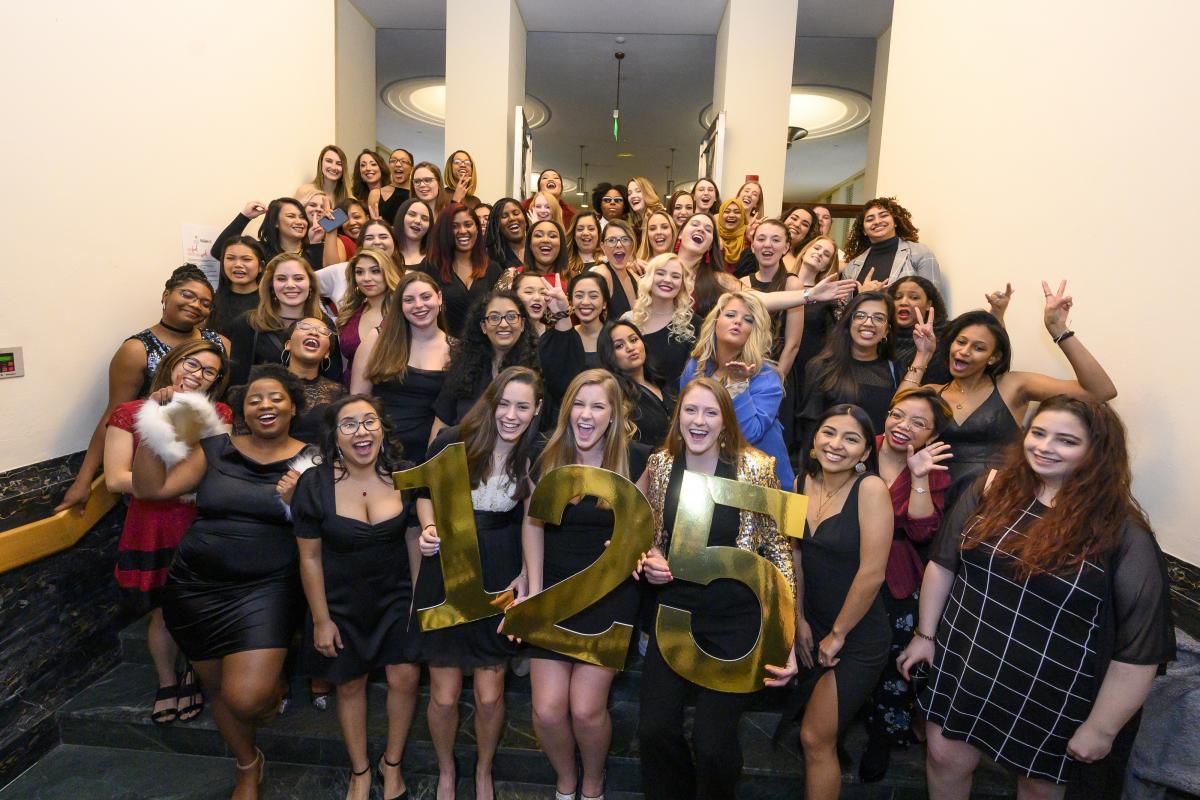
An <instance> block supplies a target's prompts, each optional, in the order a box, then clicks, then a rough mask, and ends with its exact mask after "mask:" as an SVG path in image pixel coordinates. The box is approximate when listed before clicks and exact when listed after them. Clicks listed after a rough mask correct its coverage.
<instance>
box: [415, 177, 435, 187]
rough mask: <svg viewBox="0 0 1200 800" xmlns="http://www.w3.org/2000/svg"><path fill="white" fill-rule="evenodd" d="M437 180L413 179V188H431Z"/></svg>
mask: <svg viewBox="0 0 1200 800" xmlns="http://www.w3.org/2000/svg"><path fill="white" fill-rule="evenodd" d="M436 180H437V178H413V186H432V185H433V183H434V181H436Z"/></svg>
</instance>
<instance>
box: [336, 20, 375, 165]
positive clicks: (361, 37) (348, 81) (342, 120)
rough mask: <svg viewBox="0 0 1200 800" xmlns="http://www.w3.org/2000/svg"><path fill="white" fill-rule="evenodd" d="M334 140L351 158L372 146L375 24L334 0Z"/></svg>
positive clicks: (373, 139)
mask: <svg viewBox="0 0 1200 800" xmlns="http://www.w3.org/2000/svg"><path fill="white" fill-rule="evenodd" d="M335 11H336V18H337V23H336V26H337V39H336V44H335V58H336V68H335V69H334V77H335V81H336V87H337V100H336V113H337V120H336V122H337V143H338V144H339V145H341V147H342V149H343V150H345V151H346V153H347V155H348V156H349V157H350V158H354V156H355V154H357V153H361V152H362V151H363V150H364V149H369V150H374V149H375V26H374V25H372V24H371V23H370V22H369V21H368V20H367V18H366V17H364V16H363V15H362V12H360V11H359V10H358V9H357V8H355V7H354V4H353V3H351V2H350V0H336V6H335Z"/></svg>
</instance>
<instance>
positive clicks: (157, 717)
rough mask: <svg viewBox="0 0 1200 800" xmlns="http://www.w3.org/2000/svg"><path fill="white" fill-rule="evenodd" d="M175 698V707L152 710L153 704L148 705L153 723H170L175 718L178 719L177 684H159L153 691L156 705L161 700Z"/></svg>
mask: <svg viewBox="0 0 1200 800" xmlns="http://www.w3.org/2000/svg"><path fill="white" fill-rule="evenodd" d="M172 698H173V699H174V700H175V708H160V709H159V710H158V711H155V710H154V706H151V707H150V719H151V720H153V721H154V724H155V725H170V724H171V723H172V722H174V721H175V720H177V719H179V684H178V683H176V684H173V685H171V686H160V687H158V691H157V692H155V693H154V705H155V706H156V705H158V704H159V703H161V702H162V701H163V700H171V699H172Z"/></svg>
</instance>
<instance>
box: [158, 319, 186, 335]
mask: <svg viewBox="0 0 1200 800" xmlns="http://www.w3.org/2000/svg"><path fill="white" fill-rule="evenodd" d="M158 324H159V325H162V326H163V327H164V328H166V329H167V330H169V331H171V332H172V333H178V334H179V335H180V336H189V335H191V334H192V333H193V332H194V331H195V328H176V327H175V326H174V325H171V324H169V323H168V322H167V321H166V320H165V319H160V320H159V321H158Z"/></svg>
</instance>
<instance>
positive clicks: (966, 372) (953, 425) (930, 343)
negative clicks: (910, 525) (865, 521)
mask: <svg viewBox="0 0 1200 800" xmlns="http://www.w3.org/2000/svg"><path fill="white" fill-rule="evenodd" d="M1066 289H1067V282H1066V281H1063V282H1062V283H1061V284H1060V285H1059V287H1058V291H1051V289H1050V286H1049V285H1048V284H1046V282H1045V281H1043V282H1042V293H1043V294H1044V295H1045V298H1046V302H1045V307H1044V308H1043V311H1042V322H1043V324H1044V325H1045V326H1046V332H1047V333H1048V334H1050V338H1051V339H1052V340H1053V341H1054V343H1055V344H1057V345H1058V346H1059V348H1060V349H1061V350H1062V352H1063V355H1064V356H1066V357H1067V361H1068V362H1069V363H1070V365H1071V369H1072V370H1073V371H1074V373H1075V380H1062V379H1060V378H1053V377H1050V376H1049V375H1043V374H1040V373H1037V372H1013V371H1010V370H1009V364H1010V362H1011V358H1012V346H1011V345H1010V343H1009V339H1008V332H1007V331H1006V330H1005V329H1004V326H1003V325H1001V324H1000V321H999V320H997V319H996V318H995V317H994V316H993V315H991V314H989V313H988V312H986V311H968V312H967V313H965V314H961V315H960V316H958V317H957V318H955V320H954V321H953V322H952V323H951V325H950V329H949V330H948V331H947V332H946V336H945V344H944V345H943V346H942V347H937V345H936V335H935V333H934V330H933V328H931V327H930V326H929V324H928V321H926V322H924V323H921V322H919V323H918V324H917V326H915V328H914V334H913V335H914V337H916V339H917V355H916V358H915V359H914V360H913V363H912V366H911V367H909V370H908V372H906V373H905V376H904V379H905V380H906V381H911V382H913V383H920V382H922V381H923V380H924V374H925V369H926V367H927V366H928V365H929V364H930V362H931V360H932V359H933V358H934V357H935V355H936V356H937V357H938V358H945V359H946V363H947V366H948V368H949V374H950V380H949V381H948V382H946V383H943V384H941V385H939V386H937V390H938V393H939V394H941V395H942V397H944V398H945V400H946V402H948V403H949V404H950V408H951V410H952V411H953V412H954V419H953V420H952V421H951V422H950V424H949V425H947V426H946V430H945V431H943V432H942V441H944V442H946V443H947V444H949V445H950V446H951V447H953V448H954V460H953V461H951V462H950V480H951V484H950V490H949V492H947V494H946V504H947V507H948V508H953V506H954V502H955V500H956V499H957V498H958V496H959V495H960V494H962V492H963V491H964V490H965V489H966V488H967V487H968V486H969V485H970V483H971V482H972V481H973V480H975V478H976V477H978V476H979V475H980V474H981V473H982V472H983V471H984V470H986V469H987V468H988V467H995V466H997V465H998V463H999V458H1000V456H1001V452H1002V450H1003V449H1004V446H1005V445H1007V444H1010V443H1012V442H1014V441H1015V440H1016V439H1017V438H1018V437H1019V436H1020V420H1022V419H1024V418H1025V412H1026V411H1027V410H1028V409H1029V404H1030V403H1031V402H1040V401H1042V400H1045V399H1046V398H1048V397H1052V396H1054V395H1056V394H1065V395H1067V396H1069V397H1075V398H1079V399H1081V400H1095V401H1097V402H1106V401H1108V400H1112V399H1113V398H1114V397H1116V396H1117V387H1116V386H1115V385H1114V384H1113V382H1112V379H1111V378H1110V377H1109V376H1108V373H1107V372H1105V370H1104V367H1103V366H1101V364H1100V362H1099V361H1097V360H1096V357H1095V356H1093V355H1092V354H1091V352H1090V351H1089V350H1088V349H1087V348H1086V347H1084V345H1083V342H1081V341H1080V340H1079V337H1077V336H1076V335H1075V332H1074V331H1073V330H1071V329H1070V328H1068V327H1067V318H1068V316H1069V315H1070V313H1071V309H1072V307H1073V306H1074V299H1073V298H1071V297H1069V296H1067V294H1066Z"/></svg>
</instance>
